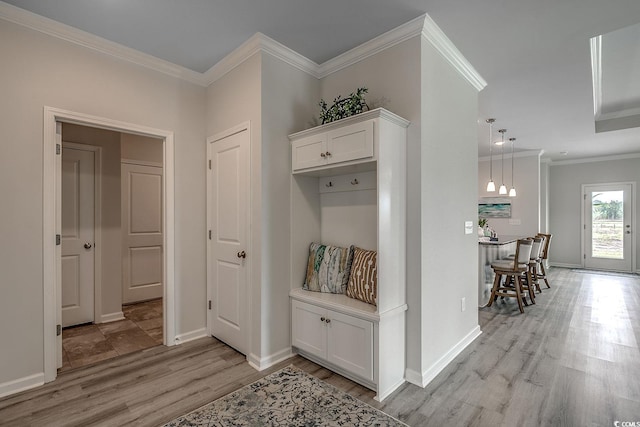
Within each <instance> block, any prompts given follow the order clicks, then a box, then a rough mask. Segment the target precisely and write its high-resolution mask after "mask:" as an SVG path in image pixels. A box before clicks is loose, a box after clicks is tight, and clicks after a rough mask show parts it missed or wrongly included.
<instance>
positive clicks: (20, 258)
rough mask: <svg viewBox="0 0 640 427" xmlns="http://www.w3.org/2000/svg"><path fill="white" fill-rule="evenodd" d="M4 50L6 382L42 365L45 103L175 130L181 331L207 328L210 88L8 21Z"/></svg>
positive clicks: (0, 360)
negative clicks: (207, 124) (207, 118)
mask: <svg viewBox="0 0 640 427" xmlns="http://www.w3.org/2000/svg"><path fill="white" fill-rule="evenodd" d="M0 57H2V58H6V59H7V60H5V61H3V63H2V67H0V81H1V82H3V83H2V97H1V98H0V99H1V101H0V129H2V131H3V143H2V148H3V155H2V160H0V164H1V167H0V199H1V200H2V203H1V204H0V235H1V236H2V239H3V243H4V244H3V245H2V248H1V249H0V272H2V274H1V275H0V281H1V286H0V288H1V289H2V298H0V339H1V341H2V342H3V346H2V351H0V385H2V384H6V383H8V382H10V381H12V380H16V379H20V378H25V377H29V376H32V375H37V374H38V373H42V372H43V369H44V368H43V341H44V339H43V336H44V331H43V308H42V307H43V283H42V282H43V277H42V275H43V261H42V247H43V235H42V230H43V225H42V212H43V204H42V200H43V194H42V192H43V190H42V189H43V182H42V177H43V174H42V165H43V155H42V150H43V107H44V106H50V107H56V108H61V109H66V110H70V111H75V112H80V113H85V114H91V115H95V116H100V117H105V118H109V119H114V120H120V121H125V122H129V123H135V124H138V125H144V126H150V127H154V128H160V129H167V130H171V131H173V132H175V163H176V164H175V172H176V180H175V193H176V194H175V206H176V212H175V217H176V230H175V231H176V232H175V236H176V262H175V270H176V271H175V284H176V292H177V295H178V297H177V298H176V332H177V333H178V334H180V333H185V332H189V331H193V330H197V329H200V328H203V327H204V325H205V314H206V313H205V303H204V301H205V296H206V293H205V271H206V270H205V233H204V232H203V230H204V229H205V200H204V197H203V194H205V190H204V185H205V163H204V161H203V159H204V158H205V145H204V142H203V141H204V139H205V134H204V129H205V125H204V111H205V91H204V89H203V88H201V87H198V86H195V85H192V84H189V83H185V82H184V81H181V80H178V79H175V78H172V77H168V76H166V75H163V74H160V73H156V72H153V71H150V70H148V69H146V68H142V67H139V66H135V65H132V64H130V63H127V62H124V61H120V60H117V59H114V58H113V57H110V56H107V55H103V54H99V53H96V52H94V51H92V50H89V49H86V48H83V47H80V46H77V45H73V44H69V43H67V42H64V41H61V40H59V39H55V38H52V37H49V36H46V35H44V34H42V33H39V32H36V31H33V30H30V29H27V28H24V27H21V26H18V25H15V24H12V23H9V22H7V21H4V20H0ZM9 58H10V60H9ZM45 238H53V236H46V237H45ZM16 325H20V327H19V328H18V327H16ZM53 330H54V329H53V326H52V329H51V332H50V333H52V331H53Z"/></svg>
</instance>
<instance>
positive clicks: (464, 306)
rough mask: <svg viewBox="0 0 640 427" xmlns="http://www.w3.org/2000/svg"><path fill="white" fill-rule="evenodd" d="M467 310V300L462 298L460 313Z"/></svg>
mask: <svg viewBox="0 0 640 427" xmlns="http://www.w3.org/2000/svg"><path fill="white" fill-rule="evenodd" d="M466 309H467V299H466V298H465V297H462V299H461V300H460V311H465V310H466Z"/></svg>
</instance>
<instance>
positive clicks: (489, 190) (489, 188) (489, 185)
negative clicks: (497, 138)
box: [487, 119, 496, 193]
mask: <svg viewBox="0 0 640 427" xmlns="http://www.w3.org/2000/svg"><path fill="white" fill-rule="evenodd" d="M495 121H496V119H487V123H489V182H488V183H487V193H493V192H494V191H496V183H495V182H493V142H492V141H491V138H493V122H495Z"/></svg>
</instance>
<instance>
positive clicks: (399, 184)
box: [289, 109, 409, 400]
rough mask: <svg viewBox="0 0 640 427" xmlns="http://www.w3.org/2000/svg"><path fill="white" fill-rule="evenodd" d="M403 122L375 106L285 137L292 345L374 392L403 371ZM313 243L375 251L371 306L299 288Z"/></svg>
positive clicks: (388, 389)
mask: <svg viewBox="0 0 640 427" xmlns="http://www.w3.org/2000/svg"><path fill="white" fill-rule="evenodd" d="M408 126H409V122H408V121H407V120H405V119H403V118H402V117H399V116H397V115H395V114H393V113H391V112H389V111H387V110H384V109H376V110H371V111H368V112H365V113H361V114H358V115H356V116H352V117H349V118H346V119H342V120H338V121H336V122H332V123H329V124H325V125H322V126H318V127H315V128H312V129H308V130H305V131H302V132H298V133H296V134H293V135H290V136H289V139H290V140H291V147H292V176H291V233H290V235H291V256H292V260H291V291H290V292H289V296H290V300H291V344H292V347H293V350H294V351H295V352H297V353H298V354H300V355H302V356H304V357H307V358H309V359H311V360H313V361H315V362H317V363H319V364H322V365H324V366H326V367H328V368H329V369H332V370H334V371H336V372H338V373H340V374H341V375H344V376H345V377H347V378H350V379H352V380H354V381H356V382H358V383H360V384H362V385H364V386H366V387H369V388H371V389H372V390H375V391H376V392H377V394H376V399H377V400H383V399H384V398H385V397H387V396H388V395H389V394H391V393H392V392H393V391H394V390H395V389H397V388H398V387H399V386H400V385H402V383H403V382H404V375H405V347H406V342H405V314H406V313H405V312H406V310H407V304H406V283H405V282H406V271H405V270H406V269H405V248H406V141H407V127H408ZM312 242H319V243H323V244H327V245H335V246H340V247H349V246H350V245H354V246H357V247H359V248H362V249H365V250H374V251H377V265H376V272H377V273H376V274H377V295H376V298H375V305H374V304H368V303H366V302H363V301H360V300H357V299H354V298H350V297H348V296H347V295H346V294H332V293H323V292H312V291H308V290H304V289H302V284H303V282H304V280H305V275H306V266H307V261H308V254H309V245H310V244H311V243H312Z"/></svg>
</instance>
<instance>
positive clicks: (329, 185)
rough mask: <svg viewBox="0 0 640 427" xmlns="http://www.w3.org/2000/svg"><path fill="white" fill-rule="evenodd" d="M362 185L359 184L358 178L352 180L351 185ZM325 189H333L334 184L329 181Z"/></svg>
mask: <svg viewBox="0 0 640 427" xmlns="http://www.w3.org/2000/svg"><path fill="white" fill-rule="evenodd" d="M358 184H360V182H358V178H354V179H353V180H351V185H358ZM325 187H333V182H332V181H329V182H328V183H326V184H325Z"/></svg>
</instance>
